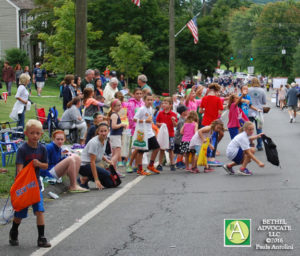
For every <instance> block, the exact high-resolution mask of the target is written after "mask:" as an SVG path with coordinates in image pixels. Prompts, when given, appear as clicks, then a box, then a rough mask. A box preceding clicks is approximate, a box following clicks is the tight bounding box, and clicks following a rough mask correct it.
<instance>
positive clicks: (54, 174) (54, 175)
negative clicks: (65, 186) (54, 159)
mask: <svg viewBox="0 0 300 256" xmlns="http://www.w3.org/2000/svg"><path fill="white" fill-rule="evenodd" d="M49 173H50V174H51V175H52V176H53V178H55V179H57V180H58V179H59V177H58V176H57V174H56V171H55V169H54V167H52V169H51V170H50V171H49Z"/></svg>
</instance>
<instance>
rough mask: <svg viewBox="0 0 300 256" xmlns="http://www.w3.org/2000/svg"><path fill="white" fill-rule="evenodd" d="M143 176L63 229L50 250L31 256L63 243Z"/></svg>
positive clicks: (42, 249) (40, 250)
mask: <svg viewBox="0 0 300 256" xmlns="http://www.w3.org/2000/svg"><path fill="white" fill-rule="evenodd" d="M144 177H145V176H139V177H137V178H135V179H134V180H133V181H131V182H129V183H128V184H126V186H125V187H123V188H122V189H120V190H118V191H117V192H115V193H113V194H112V195H111V196H110V197H108V198H107V199H105V200H104V201H103V202H102V203H100V204H98V205H97V206H96V207H95V208H94V209H93V210H91V211H90V212H88V213H87V214H86V215H84V216H83V217H82V218H81V220H80V222H76V223H74V224H73V225H72V226H70V227H69V228H67V229H65V230H64V231H62V232H61V233H59V234H58V235H57V236H56V237H54V238H53V239H52V240H51V241H50V243H51V244H52V247H50V248H40V249H38V250H36V251H35V252H33V253H32V254H31V256H42V255H45V254H46V253H47V252H49V251H50V250H51V249H53V248H54V247H55V246H56V245H58V244H59V243H60V242H61V241H63V240H64V239H65V238H67V237H68V236H70V235H71V234H72V233H74V232H75V231H76V230H77V229H79V228H80V227H81V226H83V225H84V224H85V223H87V222H88V221H89V220H91V219H92V218H94V217H95V216H96V215H97V214H99V213H100V212H101V211H103V210H104V209H105V208H106V207H107V206H109V205H110V204H111V203H113V202H114V201H116V200H117V199H118V198H119V197H121V196H122V195H124V194H125V193H126V192H127V191H129V190H130V189H131V188H133V187H134V186H135V185H136V184H137V183H139V182H140V181H141V180H142V179H143V178H144Z"/></svg>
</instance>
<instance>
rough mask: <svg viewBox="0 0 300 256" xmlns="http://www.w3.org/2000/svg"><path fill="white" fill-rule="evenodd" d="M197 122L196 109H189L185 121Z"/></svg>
mask: <svg viewBox="0 0 300 256" xmlns="http://www.w3.org/2000/svg"><path fill="white" fill-rule="evenodd" d="M192 122H196V123H198V122H199V119H198V114H197V112H196V111H193V110H192V111H190V112H189V114H188V116H187V118H186V119H185V123H192Z"/></svg>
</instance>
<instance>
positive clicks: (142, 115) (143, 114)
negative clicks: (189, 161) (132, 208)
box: [134, 94, 160, 175]
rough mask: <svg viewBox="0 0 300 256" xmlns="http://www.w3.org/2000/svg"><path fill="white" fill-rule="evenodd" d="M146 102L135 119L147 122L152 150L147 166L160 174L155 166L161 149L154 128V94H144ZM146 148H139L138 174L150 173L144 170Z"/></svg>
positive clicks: (150, 148)
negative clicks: (143, 162)
mask: <svg viewBox="0 0 300 256" xmlns="http://www.w3.org/2000/svg"><path fill="white" fill-rule="evenodd" d="M144 102H145V106H143V107H141V108H140V109H139V110H138V112H137V113H136V114H135V116H134V121H135V122H139V123H143V122H145V123H146V131H145V133H146V134H147V138H148V150H147V151H150V150H152V154H151V159H150V163H149V165H148V167H147V169H148V170H150V171H151V172H154V173H156V174H159V173H160V171H158V170H156V169H155V168H154V160H155V158H156V156H157V153H158V151H159V148H160V147H159V144H158V142H157V140H156V137H155V135H154V132H153V130H152V104H153V96H152V94H147V95H145V96H144ZM147 151H145V150H138V153H137V156H136V162H137V164H138V171H137V174H138V175H150V173H148V172H145V171H144V170H143V165H142V160H143V154H144V152H147Z"/></svg>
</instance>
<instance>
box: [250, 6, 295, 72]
mask: <svg viewBox="0 0 300 256" xmlns="http://www.w3.org/2000/svg"><path fill="white" fill-rule="evenodd" d="M299 21H300V4H299V3H297V2H293V1H288V2H276V3H269V4H267V5H266V6H265V7H264V9H263V11H262V13H261V15H260V17H259V19H258V21H257V24H256V26H257V28H256V36H255V38H254V40H253V53H254V54H253V55H254V56H253V57H254V65H255V67H256V68H257V69H258V70H259V71H260V72H262V73H264V74H269V75H272V76H289V74H290V73H291V72H292V68H293V55H294V53H295V48H296V46H297V44H298V41H299V37H300V31H299ZM283 49H285V54H282V50H283Z"/></svg>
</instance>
